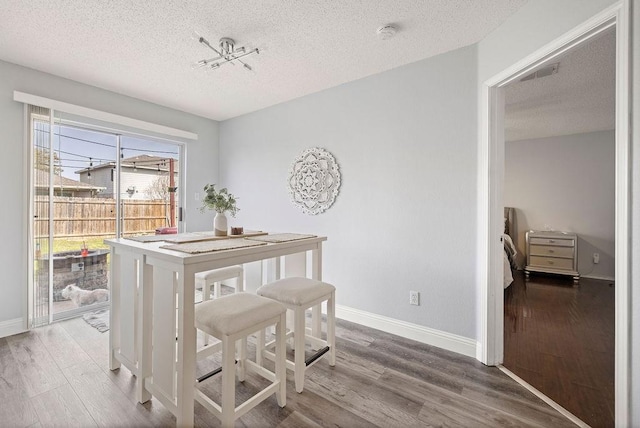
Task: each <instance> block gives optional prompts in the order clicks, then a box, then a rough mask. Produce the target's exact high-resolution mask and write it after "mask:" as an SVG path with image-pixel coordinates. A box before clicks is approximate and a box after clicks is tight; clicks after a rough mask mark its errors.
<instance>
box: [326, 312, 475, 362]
mask: <svg viewBox="0 0 640 428" xmlns="http://www.w3.org/2000/svg"><path fill="white" fill-rule="evenodd" d="M336 317H337V318H340V319H343V320H346V321H351V322H355V323H357V324H362V325H364V326H366V327H371V328H375V329H377V330H382V331H384V332H386V333H391V334H395V335H397V336H401V337H405V338H407V339H412V340H415V341H418V342H421V343H425V344H427V345H432V346H437V347H438V348H442V349H446V350H447V351H452V352H457V353H458V354H462V355H466V356H468V357H472V358H475V357H476V341H475V340H474V339H469V338H468V337H463V336H458V335H456V334H452V333H447V332H445V331H441V330H435V329H433V328H429V327H424V326H421V325H418V324H412V323H409V322H406V321H400V320H397V319H394V318H389V317H385V316H382V315H377V314H373V313H371V312H365V311H361V310H359V309H353V308H350V307H348V306H342V305H336Z"/></svg>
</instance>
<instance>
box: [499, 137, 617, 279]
mask: <svg viewBox="0 0 640 428" xmlns="http://www.w3.org/2000/svg"><path fill="white" fill-rule="evenodd" d="M504 203H505V205H506V206H510V207H515V208H516V224H517V236H516V245H517V246H518V249H519V252H520V254H521V255H523V256H524V254H525V232H526V231H527V230H530V229H534V230H547V229H551V230H561V231H570V232H574V233H576V234H578V271H579V272H580V274H581V275H587V276H592V277H595V278H603V279H613V278H614V276H615V269H614V267H615V266H614V256H615V133H614V131H602V132H592V133H588V134H576V135H566V136H559V137H551V138H542V139H536V140H522V141H512V142H507V143H506V145H505V184H504ZM596 252H597V253H599V254H600V263H599V264H594V263H593V253H596ZM518 262H519V266H520V267H522V266H523V265H524V263H523V259H522V258H519V260H518Z"/></svg>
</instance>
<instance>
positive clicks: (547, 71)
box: [520, 62, 560, 82]
mask: <svg viewBox="0 0 640 428" xmlns="http://www.w3.org/2000/svg"><path fill="white" fill-rule="evenodd" d="M559 67H560V63H559V62H556V63H555V64H550V65H547V66H545V67H542V68H541V69H539V70H536V71H534V72H533V73H530V74H527V75H526V76H524V77H523V78H522V79H520V81H521V82H524V81H526V80H533V79H539V78H541V77H547V76H551V75H552V74H556V73H557V72H558V68H559Z"/></svg>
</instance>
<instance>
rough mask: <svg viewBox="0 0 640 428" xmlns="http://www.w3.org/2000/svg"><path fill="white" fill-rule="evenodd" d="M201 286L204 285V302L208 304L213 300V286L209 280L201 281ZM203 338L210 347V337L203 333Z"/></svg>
mask: <svg viewBox="0 0 640 428" xmlns="http://www.w3.org/2000/svg"><path fill="white" fill-rule="evenodd" d="M200 284H201V285H202V301H203V302H206V301H207V300H211V284H209V282H208V281H207V280H204V281H202V280H201V281H200ZM202 336H203V338H204V344H205V346H206V345H208V344H209V335H208V334H207V333H205V332H204V331H203V332H202Z"/></svg>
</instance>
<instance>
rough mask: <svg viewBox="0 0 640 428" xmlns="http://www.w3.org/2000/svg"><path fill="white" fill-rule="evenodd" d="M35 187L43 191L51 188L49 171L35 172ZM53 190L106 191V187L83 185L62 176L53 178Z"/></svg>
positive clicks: (40, 170) (38, 170)
mask: <svg viewBox="0 0 640 428" xmlns="http://www.w3.org/2000/svg"><path fill="white" fill-rule="evenodd" d="M34 182H35V187H36V188H37V189H43V188H48V187H49V171H45V170H42V169H36V170H35V176H34ZM53 188H54V189H70V190H104V189H106V187H101V186H94V185H92V184H89V183H83V182H81V181H77V180H72V179H70V178H67V177H63V176H61V175H54V176H53Z"/></svg>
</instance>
